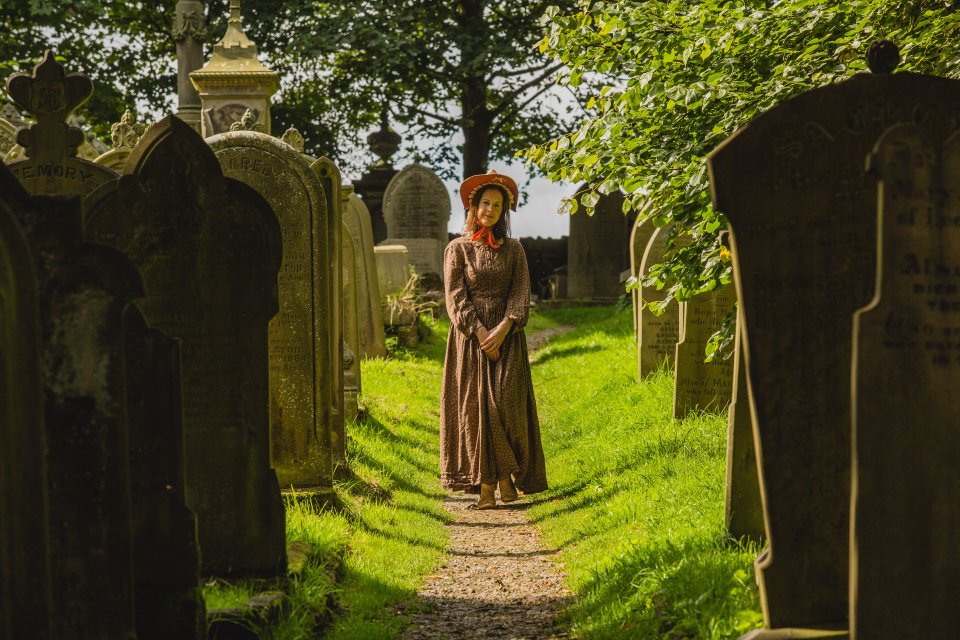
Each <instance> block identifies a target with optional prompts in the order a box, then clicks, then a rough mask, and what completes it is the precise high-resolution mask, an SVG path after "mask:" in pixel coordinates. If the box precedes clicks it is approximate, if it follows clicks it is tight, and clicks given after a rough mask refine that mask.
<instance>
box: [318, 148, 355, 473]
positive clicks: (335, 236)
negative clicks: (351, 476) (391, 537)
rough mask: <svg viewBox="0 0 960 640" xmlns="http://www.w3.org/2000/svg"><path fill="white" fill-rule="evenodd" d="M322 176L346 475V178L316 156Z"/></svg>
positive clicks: (336, 425) (337, 448) (334, 441)
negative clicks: (343, 252) (343, 189)
mask: <svg viewBox="0 0 960 640" xmlns="http://www.w3.org/2000/svg"><path fill="white" fill-rule="evenodd" d="M310 168H311V169H312V170H313V172H314V173H315V174H316V175H317V177H318V178H320V184H322V185H323V194H324V197H325V198H326V200H327V259H328V269H329V273H330V278H331V280H330V281H331V286H330V290H329V296H330V298H329V300H330V303H329V307H328V308H329V309H330V332H329V336H328V337H329V339H330V379H331V380H332V384H331V385H330V390H331V394H332V395H331V400H332V404H331V410H330V416H331V420H330V431H331V449H332V451H333V468H334V474H335V475H337V474H339V475H343V474H344V473H346V470H347V439H346V425H345V422H344V409H343V386H344V371H343V351H344V345H343V309H342V304H343V280H342V278H343V266H342V265H343V256H342V255H341V241H342V235H343V199H342V197H341V195H340V188H341V185H342V183H343V179H342V177H341V175H340V169H338V168H337V165H335V164H334V163H333V161H332V160H330V159H329V158H317V159H316V160H314V161H313V163H312V164H311V165H310Z"/></svg>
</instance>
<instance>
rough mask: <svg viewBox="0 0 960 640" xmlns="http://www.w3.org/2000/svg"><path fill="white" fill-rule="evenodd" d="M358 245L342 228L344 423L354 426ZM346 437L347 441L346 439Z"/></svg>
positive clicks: (357, 380) (356, 410)
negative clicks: (356, 248)
mask: <svg viewBox="0 0 960 640" xmlns="http://www.w3.org/2000/svg"><path fill="white" fill-rule="evenodd" d="M355 246H356V243H355V242H354V240H353V234H351V233H350V229H349V228H347V225H346V224H344V225H343V235H342V236H341V242H340V247H341V252H342V253H341V256H342V258H343V260H342V265H341V266H342V273H343V278H342V282H343V304H342V309H341V311H342V313H343V319H342V322H343V419H344V423H349V422H353V421H354V420H356V419H357V414H358V413H359V404H358V396H359V395H360V356H359V353H360V318H359V313H358V311H357V307H358V303H359V301H358V299H357V294H358V292H359V288H358V287H357V262H356V257H355V255H354V251H355V249H354V247H355ZM344 437H346V436H345V435H344Z"/></svg>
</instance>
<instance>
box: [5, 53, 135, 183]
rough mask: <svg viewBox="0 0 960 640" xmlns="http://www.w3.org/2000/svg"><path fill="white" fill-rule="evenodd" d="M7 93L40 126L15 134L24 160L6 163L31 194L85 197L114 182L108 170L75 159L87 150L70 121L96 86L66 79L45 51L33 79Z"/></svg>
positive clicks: (14, 83) (10, 83) (11, 82)
mask: <svg viewBox="0 0 960 640" xmlns="http://www.w3.org/2000/svg"><path fill="white" fill-rule="evenodd" d="M7 91H8V92H9V93H10V97H11V98H13V100H14V101H15V102H16V103H17V104H18V105H20V106H21V107H23V108H24V109H26V110H27V111H28V112H29V113H30V114H31V115H33V117H34V118H35V119H36V124H34V125H32V126H30V127H28V128H23V129H20V130H18V132H17V142H18V143H19V144H20V145H21V146H22V147H23V149H24V153H25V155H26V157H24V158H19V159H16V160H13V161H11V160H9V159H8V160H7V163H8V166H9V168H10V170H11V171H12V172H13V174H14V175H15V176H16V177H17V179H18V180H19V181H20V183H21V184H22V185H23V186H24V187H26V189H27V191H29V192H30V193H32V194H41V195H85V194H87V193H90V192H91V191H93V190H94V189H96V188H97V187H98V186H100V185H102V184H104V183H106V182H111V181H113V180H115V179H116V177H117V174H116V173H115V172H113V171H111V170H109V169H107V168H106V167H101V166H100V165H98V164H95V163H93V162H90V161H89V160H84V159H82V158H78V157H76V156H77V148H78V147H80V146H81V145H82V144H84V138H83V132H82V131H81V130H80V129H78V128H76V127H73V126H70V125H68V124H67V118H68V117H69V116H70V114H71V112H72V111H73V110H74V109H76V108H77V107H79V106H80V105H82V104H83V103H84V102H86V101H87V100H88V99H89V98H90V96H91V94H92V93H93V83H92V82H91V81H90V79H89V78H88V77H87V76H85V75H83V74H81V73H67V74H65V73H64V70H63V66H61V65H60V63H58V62H57V61H56V60H55V59H54V57H53V53H52V52H50V51H47V52H46V54H45V55H44V56H43V60H42V61H41V62H40V64H38V65H37V66H36V67H34V68H33V75H28V74H26V73H15V74H13V75H12V76H10V78H9V79H8V80H7ZM8 155H9V154H8ZM97 155H99V154H97V153H94V154H93V156H94V157H96V156H97Z"/></svg>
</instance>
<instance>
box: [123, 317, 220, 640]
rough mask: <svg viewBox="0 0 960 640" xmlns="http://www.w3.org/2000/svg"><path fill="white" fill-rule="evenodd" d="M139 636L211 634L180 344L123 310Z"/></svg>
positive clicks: (145, 639) (144, 638) (160, 638)
mask: <svg viewBox="0 0 960 640" xmlns="http://www.w3.org/2000/svg"><path fill="white" fill-rule="evenodd" d="M123 334H124V358H125V363H124V364H125V369H126V372H125V373H126V377H125V382H126V393H127V426H128V442H129V452H130V453H129V461H130V470H131V472H130V493H131V496H132V497H133V501H132V512H131V523H132V530H133V563H134V603H135V610H136V625H137V638H138V639H139V640H150V639H153V638H156V639H157V640H164V639H166V638H184V639H188V638H194V639H197V640H199V639H200V638H205V637H206V615H205V612H204V605H203V598H202V596H201V593H200V554H199V549H198V547H197V519H196V516H194V514H193V512H192V511H190V510H189V509H188V508H187V506H186V492H185V487H184V477H185V475H184V468H183V417H182V402H181V399H180V398H181V380H180V347H179V345H178V344H177V341H176V340H174V339H173V338H170V337H168V336H165V335H164V334H162V333H161V332H159V331H157V330H155V329H151V328H150V327H149V326H147V323H146V321H145V320H144V318H143V314H142V313H141V312H140V309H139V308H138V307H137V306H136V305H130V306H128V307H127V309H126V311H125V313H124V316H123Z"/></svg>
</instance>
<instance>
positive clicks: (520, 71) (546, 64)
mask: <svg viewBox="0 0 960 640" xmlns="http://www.w3.org/2000/svg"><path fill="white" fill-rule="evenodd" d="M550 64H551V63H550V62H549V61H548V62H544V63H543V64H541V65H537V66H534V67H527V68H526V69H514V70H513V71H503V72H501V73H493V74H491V75H490V79H491V80H492V79H493V78H512V77H513V76H522V75H523V74H525V73H537V72H538V71H543V70H544V69H546V68H547V67H549V66H550Z"/></svg>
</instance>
